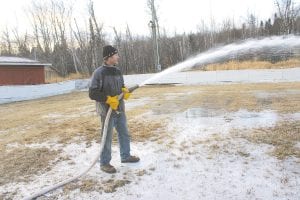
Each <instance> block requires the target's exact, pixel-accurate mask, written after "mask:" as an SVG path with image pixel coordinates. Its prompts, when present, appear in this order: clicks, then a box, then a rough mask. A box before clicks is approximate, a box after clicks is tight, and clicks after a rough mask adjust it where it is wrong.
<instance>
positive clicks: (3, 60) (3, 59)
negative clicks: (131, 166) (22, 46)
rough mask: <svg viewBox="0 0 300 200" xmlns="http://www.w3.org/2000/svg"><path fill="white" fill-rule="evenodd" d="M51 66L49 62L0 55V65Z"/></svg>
mask: <svg viewBox="0 0 300 200" xmlns="http://www.w3.org/2000/svg"><path fill="white" fill-rule="evenodd" d="M8 65H11V66H24V65H29V66H51V64H50V63H41V62H39V61H37V60H31V59H28V58H20V57H9V56H0V66H8Z"/></svg>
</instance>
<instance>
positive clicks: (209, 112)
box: [184, 108, 224, 118]
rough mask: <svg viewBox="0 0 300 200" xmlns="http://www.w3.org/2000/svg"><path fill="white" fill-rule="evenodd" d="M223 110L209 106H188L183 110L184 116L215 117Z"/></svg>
mask: <svg viewBox="0 0 300 200" xmlns="http://www.w3.org/2000/svg"><path fill="white" fill-rule="evenodd" d="M222 113H224V111H222V110H216V109H210V108H190V109H188V110H187V111H185V112H184V115H185V117H186V118H199V117H216V116H220V115H221V114H222Z"/></svg>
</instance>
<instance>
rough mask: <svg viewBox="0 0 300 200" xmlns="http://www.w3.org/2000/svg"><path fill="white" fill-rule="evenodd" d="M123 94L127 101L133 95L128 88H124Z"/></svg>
mask: <svg viewBox="0 0 300 200" xmlns="http://www.w3.org/2000/svg"><path fill="white" fill-rule="evenodd" d="M122 92H123V93H124V96H123V98H124V99H125V100H127V99H129V97H130V95H131V93H130V92H129V90H128V88H127V87H122Z"/></svg>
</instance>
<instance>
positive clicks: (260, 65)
mask: <svg viewBox="0 0 300 200" xmlns="http://www.w3.org/2000/svg"><path fill="white" fill-rule="evenodd" d="M299 66H300V59H299V58H298V59H297V58H293V59H289V60H286V61H280V62H276V63H271V62H269V61H242V62H239V61H235V60H234V61H229V62H225V63H221V64H219V63H216V64H210V65H206V66H204V67H197V68H198V70H199V69H200V70H204V71H217V70H243V69H282V68H293V67H299Z"/></svg>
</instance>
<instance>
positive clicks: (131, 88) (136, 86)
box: [128, 85, 140, 92]
mask: <svg viewBox="0 0 300 200" xmlns="http://www.w3.org/2000/svg"><path fill="white" fill-rule="evenodd" d="M139 87H140V86H139V85H134V86H132V87H130V88H128V90H129V92H133V91H134V90H136V89H138V88H139Z"/></svg>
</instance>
